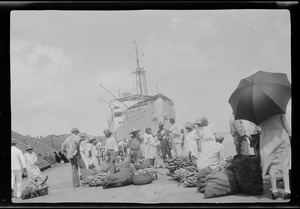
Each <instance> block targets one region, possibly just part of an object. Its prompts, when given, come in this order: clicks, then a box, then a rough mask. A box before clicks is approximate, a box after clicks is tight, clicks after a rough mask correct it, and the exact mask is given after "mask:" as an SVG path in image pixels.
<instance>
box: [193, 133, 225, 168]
mask: <svg viewBox="0 0 300 209" xmlns="http://www.w3.org/2000/svg"><path fill="white" fill-rule="evenodd" d="M223 141H224V137H217V138H215V139H214V138H213V137H210V138H207V139H206V141H205V148H204V149H202V151H201V153H200V156H199V158H198V160H197V168H198V169H199V170H201V169H204V168H207V167H209V168H210V169H212V170H213V169H215V168H216V167H218V166H225V164H226V162H225V154H224V150H225V147H224V145H223V144H222V143H223Z"/></svg>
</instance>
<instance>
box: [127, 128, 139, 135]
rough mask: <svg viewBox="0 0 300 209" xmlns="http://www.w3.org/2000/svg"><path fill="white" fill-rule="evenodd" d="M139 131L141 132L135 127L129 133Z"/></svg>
mask: <svg viewBox="0 0 300 209" xmlns="http://www.w3.org/2000/svg"><path fill="white" fill-rule="evenodd" d="M137 132H140V130H138V129H136V128H133V129H132V130H131V132H130V133H129V134H135V133H137Z"/></svg>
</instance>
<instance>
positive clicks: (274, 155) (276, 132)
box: [259, 114, 292, 199]
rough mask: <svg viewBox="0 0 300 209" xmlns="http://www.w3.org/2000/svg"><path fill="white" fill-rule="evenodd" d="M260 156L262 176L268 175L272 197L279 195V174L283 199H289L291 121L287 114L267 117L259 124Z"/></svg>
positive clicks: (275, 197)
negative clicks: (277, 183) (282, 185)
mask: <svg viewBox="0 0 300 209" xmlns="http://www.w3.org/2000/svg"><path fill="white" fill-rule="evenodd" d="M260 128H261V133H260V144H259V147H260V158H261V166H262V175H263V177H264V176H265V175H267V174H269V175H270V182H271V186H272V199H277V198H278V197H279V195H278V191H277V186H276V174H278V173H279V174H281V175H282V178H283V183H284V190H285V193H284V195H283V198H284V199H290V196H291V194H290V193H291V191H290V183H289V169H290V168H291V144H290V137H291V135H292V130H291V121H290V120H289V118H288V117H287V115H285V114H282V115H275V116H272V117H269V118H268V119H266V120H265V121H263V122H262V123H261V124H260Z"/></svg>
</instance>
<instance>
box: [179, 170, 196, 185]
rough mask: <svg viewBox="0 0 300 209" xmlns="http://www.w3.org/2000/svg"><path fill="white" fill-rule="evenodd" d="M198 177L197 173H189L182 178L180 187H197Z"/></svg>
mask: <svg viewBox="0 0 300 209" xmlns="http://www.w3.org/2000/svg"><path fill="white" fill-rule="evenodd" d="M197 175H198V172H197V171H192V172H188V173H187V174H186V175H184V176H183V177H182V178H181V180H180V182H179V184H178V185H180V184H181V183H183V185H184V186H185V187H197Z"/></svg>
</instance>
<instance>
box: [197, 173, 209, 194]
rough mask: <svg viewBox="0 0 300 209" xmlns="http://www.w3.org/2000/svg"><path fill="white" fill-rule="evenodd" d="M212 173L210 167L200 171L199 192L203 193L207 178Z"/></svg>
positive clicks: (198, 178)
mask: <svg viewBox="0 0 300 209" xmlns="http://www.w3.org/2000/svg"><path fill="white" fill-rule="evenodd" d="M212 172H213V171H212V169H211V168H209V167H207V168H204V169H201V170H200V171H199V173H198V176H197V187H198V191H199V192H201V190H202V188H204V187H205V181H206V176H207V175H209V174H211V173H212Z"/></svg>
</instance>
